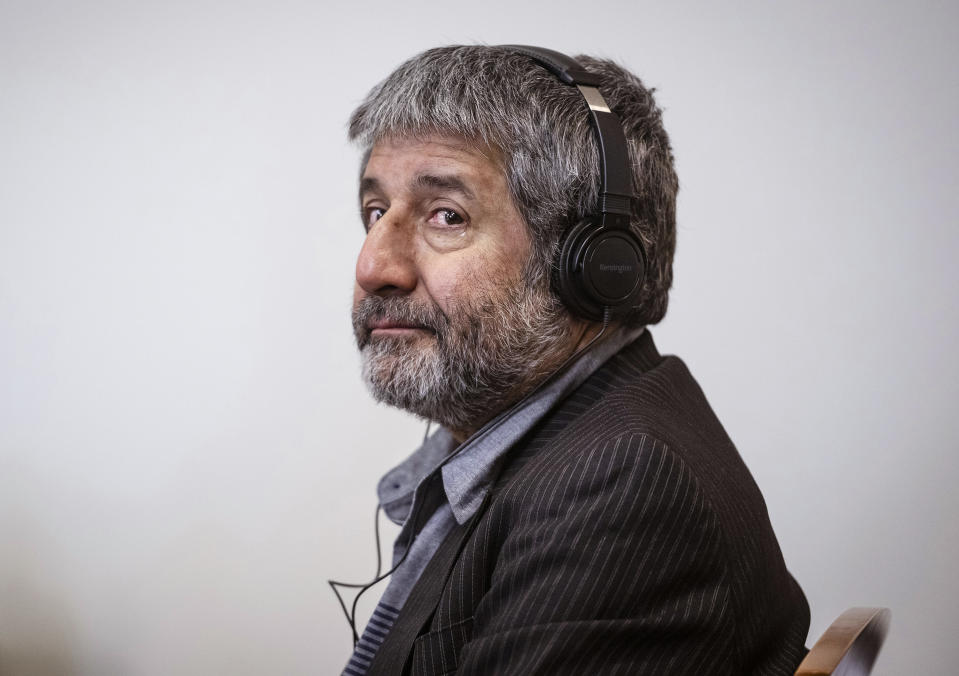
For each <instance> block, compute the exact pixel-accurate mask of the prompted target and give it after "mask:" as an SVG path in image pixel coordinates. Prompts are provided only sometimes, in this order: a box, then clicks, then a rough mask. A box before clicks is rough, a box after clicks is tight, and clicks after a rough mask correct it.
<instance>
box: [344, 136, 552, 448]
mask: <svg viewBox="0 0 959 676" xmlns="http://www.w3.org/2000/svg"><path fill="white" fill-rule="evenodd" d="M360 206H361V212H362V218H363V220H364V224H365V227H366V228H367V235H366V240H365V242H364V243H363V248H362V249H361V251H360V254H359V258H358V260H357V262H356V286H355V287H354V294H353V327H354V333H355V335H356V340H357V345H358V346H359V348H360V350H361V351H362V355H363V372H364V376H365V378H366V380H367V384H368V385H369V387H370V389H371V391H372V392H373V394H374V396H375V397H376V398H377V399H379V400H381V401H385V402H386V403H389V404H392V405H394V406H399V407H401V408H405V409H407V410H409V411H411V412H413V413H416V414H417V415H421V416H423V417H426V418H429V419H432V420H437V421H439V422H441V423H443V424H445V425H446V426H447V427H449V428H450V429H452V430H453V431H454V433H457V434H458V436H461V437H462V436H466V435H467V434H469V433H471V432H472V431H474V430H475V429H476V428H477V427H478V426H480V425H481V424H482V423H484V422H485V421H486V420H488V419H489V418H491V417H492V416H493V415H495V414H496V413H497V412H499V411H500V410H502V409H503V408H505V407H506V406H507V405H509V404H510V403H512V402H513V401H515V400H516V399H518V398H519V397H520V396H522V394H524V392H525V391H526V390H527V389H529V388H530V387H531V385H532V383H534V382H535V381H536V380H537V379H538V378H539V377H540V376H541V375H543V374H544V372H545V371H546V370H548V369H550V368H552V367H555V366H556V365H557V364H558V363H559V362H560V361H562V359H564V358H565V357H566V356H567V352H568V348H569V347H570V345H569V343H570V322H569V319H568V315H567V314H566V313H565V311H563V309H562V307H561V305H560V304H559V303H558V301H556V299H555V298H554V297H553V296H552V294H551V293H550V292H549V290H548V285H547V283H546V281H545V280H544V281H542V282H539V283H532V284H530V283H527V281H526V275H525V274H524V273H525V271H526V264H527V261H528V258H529V255H530V251H531V243H530V238H529V233H528V230H527V227H526V224H525V222H524V221H523V218H522V216H521V215H520V213H519V212H518V211H517V209H516V207H515V206H514V205H513V202H512V198H511V195H510V193H509V189H508V187H507V184H506V177H505V175H504V173H503V171H502V170H501V169H500V167H499V165H498V164H497V163H496V162H495V161H494V156H493V154H492V153H491V152H485V153H484V152H483V151H481V150H480V149H478V148H476V147H475V146H471V145H468V144H467V143H465V142H464V141H462V140H460V139H456V138H449V137H429V138H427V139H420V140H413V139H397V138H394V139H387V140H383V141H380V142H378V143H377V144H376V145H374V146H373V149H372V151H371V153H370V157H369V162H368V163H367V165H366V170H365V171H364V173H363V177H362V179H361V185H360Z"/></svg>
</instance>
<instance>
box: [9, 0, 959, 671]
mask: <svg viewBox="0 0 959 676" xmlns="http://www.w3.org/2000/svg"><path fill="white" fill-rule="evenodd" d="M588 5H589V7H590V9H589V10H586V9H584V7H585V6H586V4H584V3H574V2H571V1H569V0H563V1H561V2H550V3H541V4H533V3H530V4H523V3H518V2H515V1H512V0H511V1H504V0H487V1H485V2H481V3H474V4H465V3H458V4H454V3H439V2H417V1H413V2H405V3H399V2H394V3H387V2H383V1H382V0H372V1H369V2H357V3H349V4H344V5H343V6H339V7H335V8H331V7H328V6H324V5H323V4H322V3H319V2H307V1H306V0H303V1H300V2H282V1H281V2H269V3H267V2H242V1H240V2H237V1H233V2H225V1H224V2H212V1H210V0H200V1H197V0H194V1H191V2H181V1H173V2H169V1H168V2H162V3H161V2H151V3H135V2H119V1H117V2H103V1H99V2H66V1H65V0H64V1H60V2H43V1H35V0H33V1H27V0H23V1H19V2H17V1H12V0H2V1H0V228H2V229H0V672H2V673H3V674H4V675H5V676H6V675H7V674H18V675H19V674H43V675H52V674H83V675H90V676H103V675H109V674H135V675H140V674H144V675H146V674H150V675H168V674H223V673H230V674H326V673H335V672H337V671H338V669H339V668H341V667H342V665H343V664H344V662H345V660H346V658H347V656H348V654H349V652H350V636H349V631H348V629H347V627H346V624H345V622H344V620H343V619H342V616H341V613H340V610H339V608H338V607H337V605H336V602H335V600H334V598H333V595H332V593H331V592H330V590H329V588H328V587H327V585H326V579H327V578H328V577H334V578H339V579H347V580H355V581H363V580H366V579H369V577H370V576H371V574H372V572H373V570H372V569H373V566H374V551H373V539H372V538H373V535H372V516H373V509H374V504H375V498H374V483H375V481H376V479H377V478H378V477H379V476H380V474H381V473H382V472H383V471H385V470H386V469H388V468H389V467H391V466H392V464H393V463H395V462H396V461H398V460H399V459H401V458H402V457H403V456H404V455H405V454H406V453H407V452H409V451H410V450H411V449H412V447H414V446H415V445H416V444H417V443H418V440H419V438H420V436H421V435H422V433H423V425H422V424H421V423H419V422H417V421H415V420H413V419H411V418H409V417H407V416H405V415H403V414H400V413H397V412H394V411H391V410H388V409H385V408H382V407H378V406H376V405H374V404H373V403H372V402H371V401H370V400H369V398H368V396H367V394H366V392H365V390H364V389H363V386H362V384H361V383H360V380H359V377H358V359H357V358H356V355H355V349H354V347H353V343H352V336H351V333H350V328H349V321H348V314H349V306H350V295H351V289H352V278H353V264H354V259H355V256H356V253H357V251H358V250H359V246H360V244H361V236H362V234H361V233H362V231H361V227H360V225H359V220H358V217H357V214H356V205H355V178H356V171H357V152H356V151H355V150H354V149H352V148H350V147H349V146H348V145H347V143H346V141H345V124H346V120H347V117H348V115H349V112H350V111H351V110H352V108H353V107H354V106H355V105H356V104H357V103H358V102H359V101H360V99H361V98H362V97H363V95H364V94H365V92H366V91H367V90H368V89H369V88H370V87H371V86H372V85H373V84H375V83H376V82H377V81H379V80H380V79H382V78H383V77H385V76H386V75H387V73H388V72H389V71H390V70H392V69H393V68H394V67H395V66H396V65H398V64H399V63H400V62H401V61H402V60H403V59H406V58H408V57H409V56H412V55H413V54H415V53H417V52H419V51H422V50H423V49H425V48H428V47H431V46H435V45H440V44H448V43H454V42H485V43H490V44H496V43H506V42H522V43H531V44H541V45H544V46H550V47H553V48H556V49H560V50H563V51H567V52H571V53H579V52H586V53H592V54H597V55H601V56H608V57H612V58H615V59H617V60H620V61H621V62H622V63H624V64H625V65H627V66H628V67H630V68H632V69H633V70H634V71H635V72H636V73H638V74H639V75H640V76H641V77H642V78H643V79H644V80H645V81H646V82H647V84H650V85H653V86H655V87H657V88H658V98H659V101H660V103H661V105H662V106H663V107H664V109H665V122H666V126H667V129H668V130H669V133H670V134H671V136H672V139H673V144H674V149H675V153H676V158H677V165H678V172H679V175H680V180H681V184H682V189H681V196H680V206H679V246H678V253H677V259H676V283H675V288H674V292H673V295H672V301H671V307H670V312H669V314H668V316H667V318H666V320H665V322H664V323H663V324H662V325H661V326H660V327H658V328H656V329H654V331H653V333H654V335H655V337H656V340H657V342H658V344H659V347H660V349H661V350H662V351H663V352H669V353H676V354H679V355H681V356H682V357H683V358H684V359H685V360H686V361H687V363H688V364H689V365H690V368H691V369H692V371H693V373H694V374H695V375H696V376H697V377H698V379H699V381H700V383H701V384H702V386H703V389H704V390H705V391H706V393H707V395H708V396H709V398H710V401H711V402H712V404H713V406H714V408H715V409H716V410H717V412H718V414H719V416H720V418H721V419H722V420H723V421H724V423H725V424H726V426H727V429H728V431H729V433H730V435H731V436H732V438H733V439H734V440H735V441H736V444H737V446H738V448H739V450H740V452H741V454H742V455H743V457H744V458H745V460H746V462H747V464H748V465H749V466H750V468H751V469H752V471H753V473H754V475H755V477H756V479H757V481H758V483H759V485H760V486H761V487H762V489H763V491H764V493H765V496H766V500H767V503H768V506H769V511H770V515H771V517H772V521H773V524H774V526H775V528H776V531H777V533H778V536H779V539H780V543H781V545H782V549H783V552H784V555H785V558H786V561H787V563H788V565H789V567H790V569H791V570H792V572H793V573H794V575H795V576H796V577H797V578H798V580H799V581H800V583H801V584H802V586H803V588H804V590H805V591H806V594H807V595H808V598H809V601H810V605H811V607H812V617H813V622H812V628H811V632H810V644H811V643H812V641H813V640H814V639H815V638H816V637H818V636H819V634H820V633H821V632H822V630H823V629H824V628H825V626H826V625H827V624H828V623H829V622H830V621H831V620H832V619H833V618H834V617H835V616H836V615H838V614H839V612H841V611H842V610H843V609H844V608H846V607H848V606H852V605H884V606H889V607H891V608H892V610H893V624H892V631H891V635H890V638H889V641H888V643H887V645H886V649H885V651H884V653H883V655H882V657H881V659H880V663H879V666H878V668H877V670H876V673H878V674H887V675H891V674H905V673H917V674H918V673H951V672H953V671H954V668H955V666H954V665H955V663H956V662H957V660H959V647H957V642H956V633H957V629H959V622H957V619H956V610H955V608H956V605H957V601H959V582H957V576H956V574H955V568H956V565H957V563H959V559H957V556H959V526H957V519H956V516H957V514H956V512H957V509H956V507H957V501H959V498H957V495H956V491H955V483H956V476H957V470H959V460H957V458H956V452H957V450H959V449H957V446H959V424H957V421H956V417H957V412H956V403H957V400H959V397H957V395H959V386H957V377H959V367H957V358H956V354H955V351H956V346H957V344H959V324H957V317H956V309H957V308H956V288H957V282H959V274H957V272H956V268H955V263H954V260H955V257H956V255H957V253H959V231H957V217H959V199H957V190H956V187H955V184H956V180H957V175H959V160H957V155H959V136H957V119H959V86H957V85H959V77H957V63H959V58H957V57H959V48H957V45H959V36H957V25H959V21H957V19H959V11H957V9H956V5H955V3H951V2H942V3H928V2H926V3H916V2H910V3H905V2H900V3H896V4H889V3H885V4H881V3H875V2H855V3H851V2H838V3H836V2H821V3H810V2H793V3H789V4H786V3H767V2H737V3H705V2H704V3H701V4H689V3H682V2H670V3H657V4H651V3H639V2H629V3H627V2H620V3H617V2H609V1H605V2H594V3H588ZM391 535H392V532H391V531H389V530H388V529H387V531H385V532H384V534H383V540H384V541H386V540H389V539H390V537H391ZM376 597H377V594H376V593H373V594H371V595H370V598H369V599H366V601H365V602H364V603H363V604H361V606H362V609H363V610H362V612H363V613H368V612H369V610H370V608H371V606H372V604H373V603H375V600H376Z"/></svg>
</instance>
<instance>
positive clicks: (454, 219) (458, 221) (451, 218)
mask: <svg viewBox="0 0 959 676" xmlns="http://www.w3.org/2000/svg"><path fill="white" fill-rule="evenodd" d="M465 222H466V220H465V219H464V218H463V217H462V216H460V215H459V214H458V213H456V212H455V211H453V210H452V209H437V210H436V211H434V212H433V215H432V216H431V217H430V223H436V224H438V225H463V224H464V223H465Z"/></svg>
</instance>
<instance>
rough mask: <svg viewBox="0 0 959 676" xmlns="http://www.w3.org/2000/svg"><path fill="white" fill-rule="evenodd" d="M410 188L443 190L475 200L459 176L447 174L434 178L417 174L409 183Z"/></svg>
mask: <svg viewBox="0 0 959 676" xmlns="http://www.w3.org/2000/svg"><path fill="white" fill-rule="evenodd" d="M410 185H411V187H412V188H414V189H417V188H418V189H420V190H423V189H429V190H445V191H448V192H458V193H459V194H461V195H462V196H463V197H465V198H467V199H470V200H475V199H476V196H475V195H474V194H473V191H472V190H470V189H469V188H468V187H467V185H466V183H465V182H464V181H463V179H461V178H460V177H459V176H456V175H455V174H448V175H445V176H436V175H434V174H419V175H418V176H417V177H416V178H414V179H413V180H412V182H411V184H410Z"/></svg>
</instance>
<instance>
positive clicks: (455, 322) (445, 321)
mask: <svg viewBox="0 0 959 676" xmlns="http://www.w3.org/2000/svg"><path fill="white" fill-rule="evenodd" d="M544 286H545V285H544ZM501 288H502V287H501ZM379 318H389V319H395V320H402V321H406V322H409V323H412V324H416V325H419V326H424V327H426V328H427V329H428V330H426V331H420V332H417V334H416V335H413V336H409V337H394V336H389V337H379V336H378V337H372V336H371V335H370V330H369V329H368V328H367V325H368V322H369V321H371V320H374V319H379ZM353 332H354V335H355V336H356V341H357V346H358V347H359V349H360V351H361V355H362V359H363V379H364V380H365V381H366V384H367V387H368V388H369V390H370V393H371V394H372V395H373V397H374V398H375V399H376V400H377V401H381V402H383V403H386V404H389V405H391V406H396V407H397V408H401V409H404V410H406V411H409V412H410V413H413V414H414V415H417V416H420V417H422V418H425V419H427V420H433V421H436V422H439V423H441V424H442V425H445V426H446V427H447V428H449V429H450V430H454V431H460V432H472V431H474V430H476V429H478V428H479V427H481V426H482V425H483V424H484V423H485V422H486V421H488V420H490V419H491V418H492V417H493V416H495V415H496V414H497V413H499V412H500V411H502V410H504V409H505V408H507V407H508V406H510V405H511V404H513V403H515V402H516V401H518V400H519V399H520V398H521V397H522V396H523V395H524V394H526V392H527V391H529V390H530V389H532V387H533V386H535V384H536V383H538V382H539V381H540V380H542V378H543V377H545V376H546V375H547V374H548V373H549V372H550V370H552V369H554V368H556V367H557V366H558V365H559V364H560V363H561V362H562V361H563V360H564V359H565V358H566V356H567V354H566V353H567V352H568V351H569V350H570V349H571V347H572V346H571V341H570V324H569V316H568V314H567V313H566V310H565V309H564V308H563V306H562V304H561V303H560V302H559V300H558V299H557V298H556V297H555V296H554V295H553V294H552V293H550V292H549V290H548V289H547V288H537V287H533V286H531V285H529V284H527V283H523V282H520V283H518V284H516V285H507V286H506V288H505V290H504V292H503V294H502V295H501V296H492V295H486V296H483V297H480V298H478V299H471V302H468V303H466V302H463V303H460V304H459V305H457V306H455V307H452V308H450V310H449V314H448V316H447V315H446V314H444V313H443V312H442V311H441V310H440V308H439V307H437V306H435V305H431V306H421V305H416V304H414V302H413V301H411V300H410V299H409V298H407V297H404V296H367V297H365V298H364V299H362V300H361V301H360V303H359V304H358V305H357V307H356V308H355V309H354V311H353Z"/></svg>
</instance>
